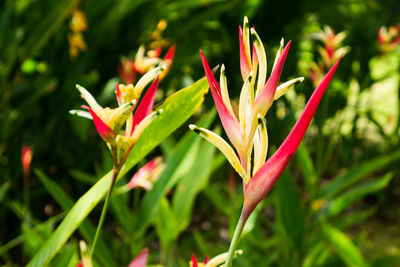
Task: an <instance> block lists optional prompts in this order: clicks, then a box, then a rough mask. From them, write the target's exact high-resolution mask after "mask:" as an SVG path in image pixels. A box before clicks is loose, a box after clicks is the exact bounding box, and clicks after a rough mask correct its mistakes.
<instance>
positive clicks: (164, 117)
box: [28, 78, 208, 267]
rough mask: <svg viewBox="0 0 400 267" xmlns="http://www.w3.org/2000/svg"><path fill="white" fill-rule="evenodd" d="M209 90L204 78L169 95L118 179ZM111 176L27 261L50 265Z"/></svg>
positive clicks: (77, 205) (83, 199)
mask: <svg viewBox="0 0 400 267" xmlns="http://www.w3.org/2000/svg"><path fill="white" fill-rule="evenodd" d="M207 91H208V84H207V81H206V80H205V79H204V78H203V79H201V80H199V81H197V82H196V83H194V84H193V85H191V86H189V87H186V88H184V89H182V90H180V91H178V92H176V93H175V94H173V95H171V96H170V97H168V98H167V99H166V100H165V102H164V103H163V104H162V105H161V106H160V108H162V109H163V112H162V113H161V114H160V115H159V116H158V117H157V118H156V119H155V120H154V121H153V122H152V123H151V124H150V125H149V127H147V128H146V129H145V130H144V132H143V133H142V136H141V138H139V141H138V142H137V144H136V145H135V147H134V148H133V149H132V152H131V155H130V157H129V158H128V160H127V163H126V164H125V166H124V168H123V169H122V170H121V175H120V176H119V177H118V179H119V178H121V177H122V176H123V175H124V174H125V173H126V172H127V171H129V170H130V169H131V168H132V167H133V166H134V165H135V164H136V163H137V162H138V161H139V160H141V159H142V158H144V157H145V156H146V155H147V154H148V153H149V152H150V151H151V150H152V149H154V148H155V147H156V146H157V145H158V144H159V143H160V142H161V141H162V140H163V139H165V138H166V137H167V136H168V135H170V134H171V133H172V132H173V131H175V130H176V129H177V128H178V127H179V126H180V125H181V124H182V123H184V122H185V121H186V120H187V119H188V118H189V117H190V116H191V115H192V114H193V113H194V112H195V111H196V110H197V108H198V107H199V106H200V105H201V103H202V102H203V99H204V94H205V93H207ZM111 179H112V173H111V171H110V172H108V173H107V174H106V175H104V176H103V177H102V178H101V179H100V180H99V181H98V182H97V183H96V184H95V185H94V186H93V187H92V188H91V189H90V190H89V191H88V192H86V193H85V194H84V195H83V196H82V197H81V198H80V199H79V200H78V201H77V202H76V203H75V205H74V206H73V208H72V209H71V211H70V212H69V213H68V214H67V216H66V217H65V219H64V220H63V221H62V223H61V224H60V225H59V226H58V227H57V229H56V230H55V232H54V233H53V234H52V236H51V237H50V238H49V239H48V240H47V242H46V243H45V244H44V245H43V246H42V247H41V249H40V250H39V252H38V253H36V255H35V257H34V258H33V259H32V260H31V261H30V262H29V263H28V266H30V267H32V266H34V267H36V266H38V267H39V266H44V265H47V264H49V262H50V260H51V259H52V258H53V257H54V255H55V254H56V253H57V251H58V250H59V249H60V248H61V247H62V246H63V244H64V243H65V242H66V241H67V240H68V238H69V237H70V236H71V234H72V233H73V232H74V231H75V230H76V228H77V227H78V226H79V225H80V224H81V222H82V221H83V220H84V219H85V218H86V217H87V216H88V214H89V213H90V211H91V210H92V209H93V208H94V207H95V206H96V205H97V203H99V202H100V201H101V200H102V199H103V197H104V195H105V194H106V192H107V191H108V189H109V186H110V183H111Z"/></svg>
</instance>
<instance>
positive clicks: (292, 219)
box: [275, 171, 304, 249]
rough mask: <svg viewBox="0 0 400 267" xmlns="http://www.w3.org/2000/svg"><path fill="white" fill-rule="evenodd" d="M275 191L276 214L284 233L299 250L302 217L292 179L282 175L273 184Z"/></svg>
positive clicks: (286, 173)
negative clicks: (280, 220) (278, 216)
mask: <svg viewBox="0 0 400 267" xmlns="http://www.w3.org/2000/svg"><path fill="white" fill-rule="evenodd" d="M275 190H276V193H277V200H278V212H279V215H280V218H281V219H282V223H283V226H284V228H285V232H286V233H287V234H288V236H289V237H290V239H291V240H292V241H293V242H294V244H295V245H296V247H297V249H300V248H301V244H302V241H303V236H304V215H303V213H302V208H301V205H300V203H301V200H300V197H299V195H298V193H297V191H296V186H295V184H294V182H293V177H291V176H290V175H289V174H288V172H287V171H284V172H283V173H282V176H281V177H280V178H279V180H278V181H277V183H276V184H275Z"/></svg>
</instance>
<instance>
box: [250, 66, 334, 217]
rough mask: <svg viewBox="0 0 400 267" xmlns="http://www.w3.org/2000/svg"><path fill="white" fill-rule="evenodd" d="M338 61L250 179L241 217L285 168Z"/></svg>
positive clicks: (252, 208) (252, 207)
mask: <svg viewBox="0 0 400 267" xmlns="http://www.w3.org/2000/svg"><path fill="white" fill-rule="evenodd" d="M339 61H340V59H339V60H338V61H337V62H336V64H335V65H334V66H333V67H332V68H331V70H330V71H329V72H328V74H327V75H326V76H325V78H324V79H323V81H322V82H321V84H320V85H319V86H318V87H317V89H316V90H315V91H314V93H313V95H312V96H311V98H310V100H309V101H308V103H307V105H306V107H305V108H304V110H303V113H302V114H301V116H300V118H299V119H298V120H297V122H296V124H295V125H294V127H293V129H292V131H291V132H290V133H289V135H288V136H287V137H286V139H285V141H283V143H282V144H281V146H280V147H279V148H278V150H277V151H276V152H275V153H274V154H273V155H272V156H271V157H270V158H269V160H268V161H267V162H265V163H264V165H263V166H262V167H261V168H260V169H259V170H258V171H257V172H256V174H255V175H254V176H253V177H252V178H251V180H250V182H249V184H248V185H247V188H246V191H245V193H244V207H243V213H244V214H243V215H242V216H244V217H248V216H249V215H250V214H251V212H252V211H253V210H254V208H255V207H256V206H257V205H258V203H260V201H261V200H262V199H263V198H264V197H265V195H266V194H267V193H268V192H269V191H270V190H271V188H272V186H273V185H274V184H275V182H276V181H277V180H278V178H279V176H280V175H281V174H282V172H283V170H284V169H285V168H286V166H287V164H288V163H289V161H290V159H291V157H292V156H293V154H294V153H295V152H296V149H297V147H298V146H299V144H300V142H301V140H302V138H303V136H304V134H305V132H306V130H307V128H308V126H309V124H310V122H311V119H312V117H313V115H314V113H315V111H316V109H317V107H318V105H319V103H320V101H321V99H322V96H323V95H324V93H325V90H326V88H327V87H328V85H329V82H330V81H331V79H332V76H333V74H334V73H335V71H336V68H337V66H338V64H339Z"/></svg>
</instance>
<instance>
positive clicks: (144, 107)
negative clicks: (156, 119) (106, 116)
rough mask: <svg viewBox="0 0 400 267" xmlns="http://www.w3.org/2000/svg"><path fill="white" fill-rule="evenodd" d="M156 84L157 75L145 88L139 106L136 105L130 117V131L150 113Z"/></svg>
mask: <svg viewBox="0 0 400 267" xmlns="http://www.w3.org/2000/svg"><path fill="white" fill-rule="evenodd" d="M157 86H158V77H157V78H156V79H155V81H154V82H153V83H152V84H151V86H150V88H149V89H148V90H147V92H146V94H145V95H144V96H143V98H142V101H141V102H140V104H139V106H138V107H137V109H136V111H135V114H134V115H133V118H132V131H131V133H130V134H131V135H132V133H133V131H134V130H135V128H136V126H137V125H138V124H139V123H140V122H141V121H142V120H143V119H144V118H145V117H146V116H147V115H149V114H150V112H151V109H152V108H153V105H154V99H155V98H156V92H157Z"/></svg>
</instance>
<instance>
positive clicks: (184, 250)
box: [0, 0, 400, 266]
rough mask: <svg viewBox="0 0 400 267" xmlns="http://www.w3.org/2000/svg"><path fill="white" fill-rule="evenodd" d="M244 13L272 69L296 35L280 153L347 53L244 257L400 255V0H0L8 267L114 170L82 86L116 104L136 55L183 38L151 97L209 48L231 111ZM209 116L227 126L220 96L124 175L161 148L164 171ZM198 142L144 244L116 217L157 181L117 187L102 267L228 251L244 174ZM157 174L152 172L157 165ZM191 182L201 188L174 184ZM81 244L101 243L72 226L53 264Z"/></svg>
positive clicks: (1, 255) (159, 53)
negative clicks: (142, 255)
mask: <svg viewBox="0 0 400 267" xmlns="http://www.w3.org/2000/svg"><path fill="white" fill-rule="evenodd" d="M244 16H248V18H249V21H250V26H254V27H255V29H256V30H257V33H258V34H259V36H260V37H261V39H262V41H263V44H264V47H265V49H266V52H267V57H268V69H269V72H270V70H271V67H272V65H273V60H274V57H275V53H276V50H277V49H278V47H279V42H280V40H281V38H282V37H284V38H285V41H286V42H287V41H288V40H292V45H291V48H290V51H289V55H288V57H287V60H286V63H285V67H284V70H283V73H282V78H281V81H286V80H288V79H289V78H295V77H299V76H303V77H305V80H304V82H303V83H301V84H299V85H297V86H296V88H295V89H293V90H292V91H290V92H288V94H287V95H285V96H284V97H282V98H281V99H280V100H279V101H276V102H275V104H274V105H273V106H272V108H271V110H270V111H269V113H268V114H267V121H268V133H269V140H270V148H269V151H270V152H269V153H268V154H269V155H271V154H272V152H273V151H274V150H275V149H276V148H277V147H278V146H279V145H280V143H281V142H282V140H283V139H284V138H285V137H286V135H287V134H288V132H289V131H290V129H291V127H292V126H293V124H294V122H295V120H296V118H297V117H298V116H299V113H300V112H301V110H302V109H303V107H304V105H305V103H306V101H307V99H308V98H309V97H310V95H311V93H312V92H313V89H314V88H315V87H316V85H318V84H319V81H320V80H321V77H323V76H324V74H325V73H326V72H327V70H328V69H329V67H330V66H331V65H332V64H333V62H335V61H336V59H337V58H338V57H339V56H340V55H344V57H343V59H342V62H341V63H340V66H339V68H338V71H337V72H336V74H335V77H334V80H333V81H332V82H331V85H330V86H329V88H328V90H327V93H326V94H325V97H324V99H323V101H322V103H321V105H320V107H319V109H318V110H317V114H316V117H315V119H314V121H313V124H312V125H311V127H310V129H309V130H308V132H307V134H306V137H305V140H304V141H303V143H302V145H301V146H300V148H299V151H298V152H297V153H296V155H295V157H294V158H293V160H292V162H291V163H290V165H289V167H288V169H287V170H286V171H285V172H284V174H283V176H282V177H281V178H280V180H279V181H278V183H277V184H276V186H275V187H274V189H273V190H272V191H271V193H270V194H269V195H268V196H267V198H266V199H265V200H264V201H263V202H262V203H261V205H260V206H259V207H258V208H257V209H256V211H255V213H254V215H253V216H252V217H251V219H250V220H249V222H248V225H247V226H246V229H245V232H244V234H243V236H242V240H241V243H240V245H239V248H240V249H242V250H243V255H242V256H240V257H238V258H237V260H235V264H236V265H237V266H400V226H399V225H400V209H399V203H400V181H399V179H398V178H399V172H400V168H399V166H400V164H399V163H400V150H399V148H400V145H399V136H400V128H399V79H400V3H399V2H398V1H396V0H386V1H383V0H382V1H378V0H375V1H373V0H337V1H322V2H321V1H316V0H305V1H295V0H288V1H262V0H250V1H236V0H232V1H227V0H199V1H197V0H193V1H184V0H178V1H168V0H159V1H141V0H135V1H132V0H121V1H94V0H81V1H77V0H60V1H51V0H12V1H11V0H5V1H1V3H0V203H1V205H0V216H1V220H0V263H1V264H4V266H24V265H25V264H26V263H27V262H28V261H29V260H30V259H31V258H32V257H33V256H34V255H35V253H36V252H37V251H38V249H40V247H41V246H42V245H43V243H44V242H45V241H46V239H48V237H49V236H50V235H51V234H52V232H53V231H54V229H55V227H56V226H57V225H58V223H59V222H60V221H61V220H62V218H63V217H64V216H65V212H67V211H68V210H69V209H70V207H71V206H72V204H73V203H74V202H75V201H76V200H78V199H79V197H80V196H82V195H83V194H84V193H85V192H86V191H87V190H88V189H89V188H90V187H91V186H92V185H93V184H94V183H95V182H96V181H97V179H98V178H99V177H101V176H103V174H104V173H106V172H107V171H108V170H110V169H111V168H112V159H111V157H110V155H109V151H108V149H107V147H106V145H105V144H104V143H103V141H102V139H101V138H100V137H99V136H98V134H97V132H96V130H95V127H93V125H92V122H91V121H90V120H86V119H84V118H80V117H77V116H74V115H71V114H70V113H69V111H70V110H71V109H77V108H79V107H80V105H81V104H83V101H82V99H81V98H80V96H79V92H78V91H77V90H76V89H75V84H80V85H82V86H84V87H85V88H87V89H88V90H89V91H90V92H91V93H92V94H93V95H94V96H95V98H96V99H97V100H98V101H99V103H100V104H102V105H104V106H106V105H110V106H113V105H114V106H115V105H116V104H115V103H116V101H115V98H114V97H115V95H114V89H115V83H116V82H120V83H130V82H135V81H137V80H138V78H139V77H140V76H141V70H140V67H138V66H139V65H140V64H139V63H141V64H144V63H143V62H138V60H139V61H140V59H141V58H140V57H139V56H140V53H142V52H143V53H144V57H145V58H146V59H149V58H153V59H162V58H163V57H164V56H165V55H166V54H167V51H168V50H169V49H170V48H171V46H174V45H175V46H176V50H175V56H174V58H173V62H172V65H171V68H170V69H169V72H168V74H167V75H166V76H165V78H164V79H163V80H162V81H161V83H160V87H159V88H160V89H159V91H158V93H157V98H156V105H158V104H159V103H161V102H162V100H163V99H165V98H166V97H167V96H169V95H171V94H172V93H174V92H176V91H178V90H179V89H181V88H183V87H186V86H189V85H191V84H192V83H193V82H195V81H196V80H198V79H200V78H202V77H203V76H204V72H203V68H202V65H201V60H200V55H199V49H201V50H202V51H203V52H204V53H205V55H206V56H207V59H208V61H209V63H210V65H211V66H216V65H218V64H221V63H224V64H225V67H226V73H227V78H228V88H229V93H230V96H231V98H232V99H233V102H234V106H235V103H236V104H237V103H238V97H239V92H240V89H241V87H242V78H241V75H240V69H239V45H238V26H239V25H242V23H243V17H244ZM139 47H142V48H141V50H140V49H139ZM138 55H139V56H138ZM135 61H136V62H135ZM132 62H133V63H135V64H136V68H132V67H131V65H132ZM146 62H147V61H146ZM150 62H152V61H151V60H150ZM156 62H158V61H156ZM140 66H142V65H140ZM150 67H151V66H150ZM207 115H208V117H207V118H215V119H214V120H213V122H212V123H211V124H210V126H209V127H208V128H210V129H212V128H213V127H217V128H216V129H217V130H218V127H220V126H219V125H220V122H219V119H218V116H215V113H214V111H213V103H212V98H211V96H210V95H209V94H208V95H206V97H205V101H204V104H203V105H202V107H201V108H200V109H199V110H198V111H197V112H196V114H195V115H194V116H192V117H191V119H189V121H187V122H186V123H185V124H184V125H182V126H181V127H180V128H179V129H178V130H177V131H176V132H175V133H174V134H173V135H172V136H170V137H169V138H167V139H166V140H165V141H164V142H163V143H162V144H161V146H159V148H157V149H156V150H154V151H153V152H152V153H151V154H150V155H149V156H148V157H146V160H143V161H142V162H141V163H140V164H139V165H138V166H137V167H135V168H134V169H133V170H132V171H131V172H130V173H129V174H130V175H132V174H133V173H135V172H136V171H137V169H138V167H141V166H143V165H144V164H145V163H146V162H147V161H150V160H151V159H153V158H154V157H156V156H159V157H161V160H162V161H163V162H164V163H163V164H164V165H167V166H168V164H169V163H168V157H170V156H171V154H173V152H174V148H175V147H176V144H177V143H178V142H179V140H180V139H181V138H182V137H183V136H184V135H185V134H186V133H187V132H188V127H187V126H188V124H189V123H196V122H197V121H198V120H200V119H202V118H203V117H204V116H207ZM208 120H210V119H208ZM198 142H201V143H199V144H198V145H196V147H194V148H192V147H189V148H188V151H190V153H189V154H188V155H187V156H186V158H187V159H191V158H193V159H195V158H204V155H205V154H204V153H208V154H206V155H209V157H208V159H209V161H204V160H203V161H200V162H198V161H195V160H186V162H185V166H186V168H183V171H182V172H181V173H180V175H179V177H178V178H176V183H175V185H174V187H173V188H171V189H170V190H168V193H167V194H166V195H165V196H163V198H162V199H161V200H160V203H157V205H159V206H160V207H159V208H158V211H157V213H156V214H155V216H154V218H153V219H152V220H151V222H149V225H148V226H147V228H146V231H144V232H143V233H141V234H140V235H136V239H135V242H136V243H135V242H133V241H132V239H129V238H127V236H129V234H130V233H132V232H134V231H135V229H130V228H132V227H130V223H129V221H126V218H125V219H124V216H123V214H122V216H121V214H120V213H119V212H121V207H122V206H123V209H122V212H124V211H127V212H129V213H130V215H129V216H128V217H135V215H136V214H137V211H138V210H139V209H140V205H141V204H140V203H141V199H142V198H143V197H144V196H145V195H146V194H147V191H146V189H143V188H139V187H138V188H134V189H132V190H131V191H129V192H125V193H124V194H121V195H122V196H120V195H117V196H116V197H115V199H114V201H115V203H114V205H112V207H111V212H109V214H108V217H107V220H106V224H105V227H104V231H103V236H104V237H103V239H104V240H105V241H107V242H106V243H105V244H106V248H107V249H106V250H107V253H105V254H107V255H106V256H104V257H100V256H97V257H95V265H98V266H127V265H128V263H129V262H130V261H131V260H132V259H133V258H134V256H135V255H136V254H137V253H138V252H139V251H140V250H141V249H143V248H144V247H148V248H149V250H150V257H149V264H162V265H164V266H188V264H189V260H190V257H191V255H192V254H195V255H196V256H197V257H198V258H199V259H203V258H204V257H205V256H206V255H209V256H210V257H212V256H215V255H217V254H219V253H222V252H225V251H227V250H228V246H229V242H230V238H231V236H232V232H233V229H234V227H235V224H236V222H237V218H238V216H239V213H240V209H241V203H242V187H241V179H240V178H239V177H238V176H237V175H235V174H234V172H233V170H232V168H231V167H230V165H229V164H228V163H227V162H226V160H225V159H224V158H223V157H222V155H221V153H219V152H218V151H215V150H211V148H210V147H208V146H209V145H208V144H207V143H206V142H203V141H200V140H199V141H198ZM196 144H197V143H196ZM199 164H200V165H199ZM201 164H203V165H204V166H203V165H201ZM193 169H194V170H204V172H200V171H191V170H193ZM151 176H152V181H153V182H154V181H155V180H156V178H157V176H158V173H153V174H151ZM129 178H130V176H129V175H128V176H127V177H126V178H124V179H123V181H122V182H121V183H120V185H123V184H124V183H127V182H128V181H129ZM52 186H53V187H52ZM186 186H193V190H192V192H190V193H189V194H187V195H179V194H178V192H180V191H179V190H180V188H181V189H182V188H183V189H184V188H186ZM54 188H56V189H54ZM147 189H148V188H147ZM57 190H59V191H57ZM57 192H62V193H63V196H65V198H64V199H60V198H57V195H58V196H59V195H60V193H58V194H57ZM119 198H121V199H119ZM68 201H69V202H68ZM67 202H68V203H71V204H70V205H67V204H66V203H67ZM182 203H186V206H185V205H183V204H182ZM182 210H184V211H183V212H182ZM100 211H101V205H98V206H97V207H96V209H95V210H94V211H93V212H92V213H91V214H90V215H89V217H88V219H87V220H86V221H87V222H88V223H89V224H91V225H92V226H93V225H94V226H95V225H96V224H97V220H98V218H99V215H100ZM139 219H140V218H139ZM168 222H170V223H168ZM177 225H178V226H177ZM133 235H134V234H133ZM81 239H84V240H85V239H86V242H90V241H91V240H87V237H85V234H84V233H82V231H77V232H76V233H75V234H74V235H73V236H72V237H71V238H70V239H69V241H68V242H67V244H66V245H65V246H64V247H63V248H62V249H61V250H60V251H59V252H58V254H57V255H56V257H55V258H54V260H53V261H52V264H51V265H52V266H75V265H76V264H77V262H78V260H79V257H80V256H79V247H78V245H77V244H78V241H79V240H81ZM138 240H140V241H138ZM105 254H104V255H105ZM67 259H69V260H67ZM66 263H67V264H66Z"/></svg>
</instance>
